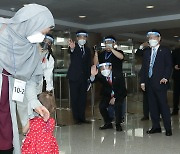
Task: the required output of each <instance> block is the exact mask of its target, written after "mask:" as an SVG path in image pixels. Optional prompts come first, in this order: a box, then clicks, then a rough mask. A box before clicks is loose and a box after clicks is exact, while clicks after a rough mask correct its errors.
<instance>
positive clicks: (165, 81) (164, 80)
mask: <svg viewBox="0 0 180 154" xmlns="http://www.w3.org/2000/svg"><path fill="white" fill-rule="evenodd" d="M167 82H168V80H167V79H165V78H163V79H161V81H160V84H162V83H164V84H166V83H167Z"/></svg>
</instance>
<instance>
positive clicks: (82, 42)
mask: <svg viewBox="0 0 180 154" xmlns="http://www.w3.org/2000/svg"><path fill="white" fill-rule="evenodd" d="M78 43H79V45H84V44H86V40H83V39H81V40H78Z"/></svg>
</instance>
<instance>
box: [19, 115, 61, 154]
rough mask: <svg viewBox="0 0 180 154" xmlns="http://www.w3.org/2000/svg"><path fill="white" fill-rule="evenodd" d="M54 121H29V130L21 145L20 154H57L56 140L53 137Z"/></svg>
mask: <svg viewBox="0 0 180 154" xmlns="http://www.w3.org/2000/svg"><path fill="white" fill-rule="evenodd" d="M54 126H55V120H54V119H53V118H50V119H49V120H48V121H47V122H45V121H44V120H43V119H42V118H41V117H35V118H33V119H31V120H30V129H29V132H28V133H27V135H26V138H25V141H24V143H23V145H22V149H21V150H22V154H59V149H58V144H57V141H56V138H55V137H54V136H53V130H54Z"/></svg>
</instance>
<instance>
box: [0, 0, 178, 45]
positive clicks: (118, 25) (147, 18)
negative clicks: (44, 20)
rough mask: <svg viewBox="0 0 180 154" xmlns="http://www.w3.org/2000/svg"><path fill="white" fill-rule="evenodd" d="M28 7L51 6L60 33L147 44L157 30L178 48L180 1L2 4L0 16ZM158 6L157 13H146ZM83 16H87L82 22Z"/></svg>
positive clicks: (4, 0)
mask: <svg viewBox="0 0 180 154" xmlns="http://www.w3.org/2000/svg"><path fill="white" fill-rule="evenodd" d="M27 3H38V4H42V5H45V6H47V7H48V8H49V9H50V10H51V11H52V13H53V15H54V18H55V19H56V29H57V30H64V29H66V30H67V29H68V30H71V31H76V30H77V29H86V30H87V31H90V32H98V33H101V34H102V36H105V35H109V34H112V35H115V36H116V37H117V38H119V39H122V38H123V39H128V38H133V39H134V40H138V41H143V40H144V39H145V35H146V32H147V31H148V30H149V29H152V28H156V29H159V30H160V31H161V33H162V37H163V38H164V40H166V42H167V43H170V44H177V43H178V39H177V38H174V37H173V36H174V35H178V36H180V0H1V1H0V16H12V15H13V12H12V11H10V8H15V11H17V10H18V9H19V8H21V7H22V6H23V4H27ZM147 5H154V6H155V7H154V9H146V8H145V7H146V6H147ZM79 15H86V16H87V17H86V18H84V19H80V18H79V17H78V16H79Z"/></svg>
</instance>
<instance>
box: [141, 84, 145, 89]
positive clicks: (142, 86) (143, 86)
mask: <svg viewBox="0 0 180 154" xmlns="http://www.w3.org/2000/svg"><path fill="white" fill-rule="evenodd" d="M141 89H142V90H143V91H145V84H144V83H141Z"/></svg>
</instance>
